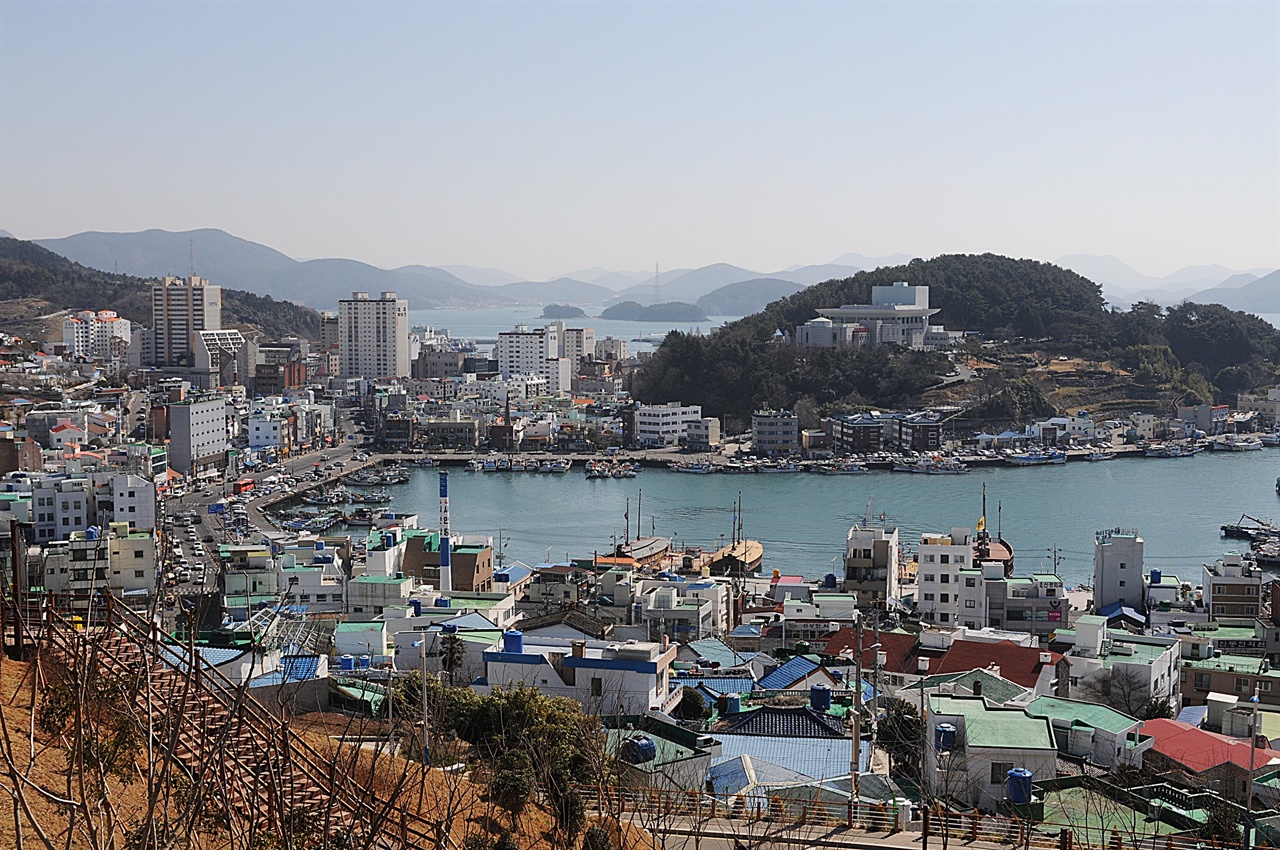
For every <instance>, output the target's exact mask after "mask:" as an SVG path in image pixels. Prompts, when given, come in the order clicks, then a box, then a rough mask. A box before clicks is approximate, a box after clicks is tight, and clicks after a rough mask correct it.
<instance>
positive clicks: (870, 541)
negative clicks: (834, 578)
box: [842, 525, 901, 608]
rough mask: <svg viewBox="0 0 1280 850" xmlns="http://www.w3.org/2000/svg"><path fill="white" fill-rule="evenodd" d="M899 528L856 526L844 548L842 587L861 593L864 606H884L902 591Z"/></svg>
mask: <svg viewBox="0 0 1280 850" xmlns="http://www.w3.org/2000/svg"><path fill="white" fill-rule="evenodd" d="M898 560H899V549H898V529H897V528H896V527H894V528H887V527H875V526H868V525H855V526H853V527H852V528H850V529H849V535H848V537H847V538H846V540H845V548H844V583H843V585H842V588H843V589H844V590H845V591H847V592H850V593H854V594H857V597H858V604H859V606H860V607H863V608H882V607H884V604H885V600H886V599H889V598H892V599H897V598H898V597H899V595H900V593H901V586H900V580H901V576H900V574H899V564H898Z"/></svg>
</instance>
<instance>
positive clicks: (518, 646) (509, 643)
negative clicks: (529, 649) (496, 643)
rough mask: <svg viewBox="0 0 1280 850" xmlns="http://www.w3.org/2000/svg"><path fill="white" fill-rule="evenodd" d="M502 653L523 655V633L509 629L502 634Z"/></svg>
mask: <svg viewBox="0 0 1280 850" xmlns="http://www.w3.org/2000/svg"><path fill="white" fill-rule="evenodd" d="M502 651H503V652H514V653H516V654H518V655H522V654H524V632H520V631H516V630H515V629H511V630H509V631H505V632H503V633H502Z"/></svg>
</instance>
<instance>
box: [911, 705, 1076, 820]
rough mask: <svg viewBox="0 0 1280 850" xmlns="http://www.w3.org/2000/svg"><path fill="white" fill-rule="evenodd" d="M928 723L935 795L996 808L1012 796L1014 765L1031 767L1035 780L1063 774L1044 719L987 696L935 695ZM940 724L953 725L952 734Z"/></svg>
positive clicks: (927, 750) (928, 775) (929, 769)
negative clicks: (997, 703) (1000, 704)
mask: <svg viewBox="0 0 1280 850" xmlns="http://www.w3.org/2000/svg"><path fill="white" fill-rule="evenodd" d="M928 723H929V732H930V739H931V743H932V744H933V745H932V746H926V747H925V776H926V778H927V780H928V782H929V784H930V792H931V793H932V794H933V795H934V796H935V797H938V798H942V799H946V798H950V799H952V800H955V801H957V802H959V803H961V804H964V805H968V806H973V807H975V808H979V809H982V810H984V811H994V810H995V809H996V807H997V806H998V804H999V803H1000V802H1001V801H1002V800H1004V799H1006V798H1007V797H1008V787H1007V786H1008V774H1009V771H1011V770H1013V769H1014V768H1022V769H1025V770H1029V771H1031V775H1032V779H1033V780H1034V779H1035V778H1041V779H1051V778H1053V777H1054V776H1056V775H1057V756H1058V750H1057V746H1056V745H1055V743H1054V738H1053V730H1052V728H1051V727H1050V725H1049V721H1048V720H1045V719H1044V718H1036V717H1030V716H1028V715H1027V714H1026V713H1025V712H1023V711H1022V710H1020V709H1012V708H995V707H992V706H990V705H988V704H987V702H986V700H984V699H982V698H981V697H956V696H935V697H932V698H930V700H929V715H928ZM940 727H950V729H949V730H947V735H945V736H944V734H943V730H942V729H940ZM948 737H949V739H950V740H949V741H948Z"/></svg>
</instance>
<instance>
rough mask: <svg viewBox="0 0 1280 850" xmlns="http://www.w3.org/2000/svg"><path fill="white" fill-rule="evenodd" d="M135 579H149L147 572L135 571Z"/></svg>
mask: <svg viewBox="0 0 1280 850" xmlns="http://www.w3.org/2000/svg"><path fill="white" fill-rule="evenodd" d="M133 577H134V578H146V577H147V573H146V570H134V571H133Z"/></svg>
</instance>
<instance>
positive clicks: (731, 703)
mask: <svg viewBox="0 0 1280 850" xmlns="http://www.w3.org/2000/svg"><path fill="white" fill-rule="evenodd" d="M726 700H727V702H726V704H725V713H727V714H737V713H738V712H740V711H742V695H741V694H729V695H728V696H727V697H726Z"/></svg>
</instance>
